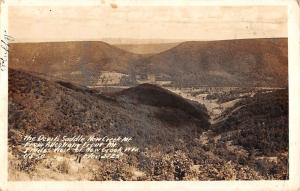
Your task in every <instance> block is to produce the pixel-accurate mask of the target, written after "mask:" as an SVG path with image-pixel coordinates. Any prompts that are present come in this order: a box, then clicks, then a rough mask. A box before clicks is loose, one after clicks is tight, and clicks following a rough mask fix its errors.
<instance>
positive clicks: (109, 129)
mask: <svg viewBox="0 0 300 191" xmlns="http://www.w3.org/2000/svg"><path fill="white" fill-rule="evenodd" d="M144 89H146V90H144ZM134 94H138V96H141V95H147V94H150V95H154V96H159V97H160V98H161V100H162V101H163V100H169V99H171V100H174V101H179V103H173V102H167V103H166V104H163V102H153V100H147V99H146V100H143V99H132V98H136V97H138V96H137V95H134ZM120 96H121V97H120ZM165 96H166V98H167V99H166V98H165ZM174 97H175V98H174ZM146 98H147V96H146ZM148 98H149V96H148ZM132 100H134V102H132ZM8 104H9V105H8V107H9V117H8V118H9V129H8V131H9V135H8V139H9V178H10V180H83V179H84V180H86V179H87V180H222V179H227V180H229V179H251V180H254V179H262V178H263V177H262V176H261V175H260V173H259V172H256V171H255V170H253V169H251V168H250V167H248V166H243V165H240V164H237V163H235V162H231V161H227V160H224V159H223V158H222V157H220V156H218V155H215V154H213V153H212V152H211V151H209V150H207V149H206V150H205V148H202V146H201V144H200V143H199V141H198V137H199V135H200V134H201V133H202V132H203V131H205V130H206V129H207V128H208V124H209V123H208V121H207V114H206V112H205V109H204V108H202V109H201V105H195V104H194V103H193V102H188V101H187V100H185V99H183V98H180V97H179V96H176V95H174V94H172V93H170V92H168V91H166V90H163V89H161V88H159V87H156V86H153V85H151V86H149V85H147V84H146V85H142V86H139V87H137V88H136V89H134V88H133V89H129V90H127V91H125V92H124V91H123V92H120V93H119V94H117V95H111V96H105V95H101V94H99V93H98V92H97V91H95V90H91V89H87V88H85V87H81V86H77V85H73V84H71V83H68V82H62V81H57V82H55V81H49V80H46V79H43V78H40V77H36V76H34V75H32V74H31V73H27V72H23V71H17V70H13V69H9V103H8ZM161 104H163V105H161ZM191 109H192V111H193V110H195V111H197V114H199V115H200V116H199V115H197V116H194V115H191V112H190V111H191ZM201 115H202V116H201ZM26 134H31V135H33V136H34V135H41V134H43V135H52V136H55V135H67V136H74V135H78V134H83V135H96V136H105V135H107V136H130V137H133V141H132V144H134V145H136V146H138V147H139V148H140V151H139V152H138V153H136V154H131V155H124V156H122V158H121V159H120V160H113V161H111V160H100V161H98V160H89V159H82V162H81V163H76V162H75V156H72V155H71V154H64V155H60V154H56V155H53V154H49V156H47V158H46V159H43V160H39V161H36V160H30V159H29V160H25V159H23V158H20V156H19V153H20V152H21V151H22V147H21V143H22V138H23V137H24V135H26Z"/></svg>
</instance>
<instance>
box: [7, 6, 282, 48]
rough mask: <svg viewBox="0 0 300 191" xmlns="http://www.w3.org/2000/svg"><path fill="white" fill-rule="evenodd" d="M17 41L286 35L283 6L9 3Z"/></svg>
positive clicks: (131, 40) (153, 40) (157, 40)
mask: <svg viewBox="0 0 300 191" xmlns="http://www.w3.org/2000/svg"><path fill="white" fill-rule="evenodd" d="M8 19H9V20H8V22H9V24H8V27H9V34H10V35H11V36H13V37H14V39H15V42H45V41H84V40H104V41H106V42H108V43H112V44H120V43H121V44H122V43H123V44H135V43H164V42H179V41H187V40H224V39H243V38H271V37H287V8H286V7H284V6H244V7H242V6H233V7H229V6H227V7H220V6H206V7H205V6H125V5H117V4H104V5H99V6H73V7H70V6H9V9H8Z"/></svg>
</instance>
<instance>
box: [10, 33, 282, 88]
mask: <svg viewBox="0 0 300 191" xmlns="http://www.w3.org/2000/svg"><path fill="white" fill-rule="evenodd" d="M124 49H127V50H129V49H130V48H129V49H128V47H127V48H124ZM9 59H10V67H12V68H18V69H23V70H28V71H34V72H40V73H47V74H49V75H53V76H55V77H57V78H62V79H64V80H67V81H70V82H73V83H80V84H83V85H96V84H97V82H98V80H99V78H100V76H101V71H106V72H107V71H108V72H117V73H121V74H116V75H119V76H124V79H122V80H120V81H121V82H122V84H123V85H134V84H137V83H140V81H147V80H148V81H149V79H151V80H150V81H151V82H153V83H155V82H156V81H171V82H172V83H171V85H173V86H176V87H195V86H246V87H248V86H276V87H283V86H286V85H287V80H288V77H287V73H288V46H287V39H284V38H276V39H244V40H223V41H208V42H198V41H195V42H193V41H191V42H183V43H180V44H178V45H177V46H175V47H173V48H170V49H168V50H166V51H163V52H160V53H157V54H151V55H138V54H134V53H129V52H127V51H125V50H122V49H119V48H117V47H115V46H112V45H109V44H107V43H103V42H51V43H21V44H11V49H10V54H9ZM123 74H124V75H123ZM106 76H108V75H106ZM111 76H113V75H111ZM108 80H111V81H113V80H112V79H108ZM121 82H120V83H121Z"/></svg>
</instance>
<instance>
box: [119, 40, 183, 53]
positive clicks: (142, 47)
mask: <svg viewBox="0 0 300 191" xmlns="http://www.w3.org/2000/svg"><path fill="white" fill-rule="evenodd" d="M178 44H180V43H179V42H178V43H161V44H114V46H116V47H118V48H120V49H123V50H126V51H128V52H132V53H135V54H149V55H151V54H157V53H160V52H164V51H166V50H169V49H171V48H173V47H175V46H177V45H178Z"/></svg>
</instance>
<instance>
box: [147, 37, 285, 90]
mask: <svg viewBox="0 0 300 191" xmlns="http://www.w3.org/2000/svg"><path fill="white" fill-rule="evenodd" d="M287 56H288V51H287V39H245V40H225V41H210V42H184V43H181V44H179V45H178V46H176V47H174V48H172V49H170V50H167V51H165V52H162V53H159V54H156V55H153V56H151V57H149V58H147V59H146V60H145V61H144V62H145V65H146V66H148V67H146V68H147V72H150V73H155V74H159V73H162V74H167V75H169V76H171V77H172V81H174V84H176V85H177V86H197V85H208V86H284V85H287V80H288V78H287V71H288V58H287Z"/></svg>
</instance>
